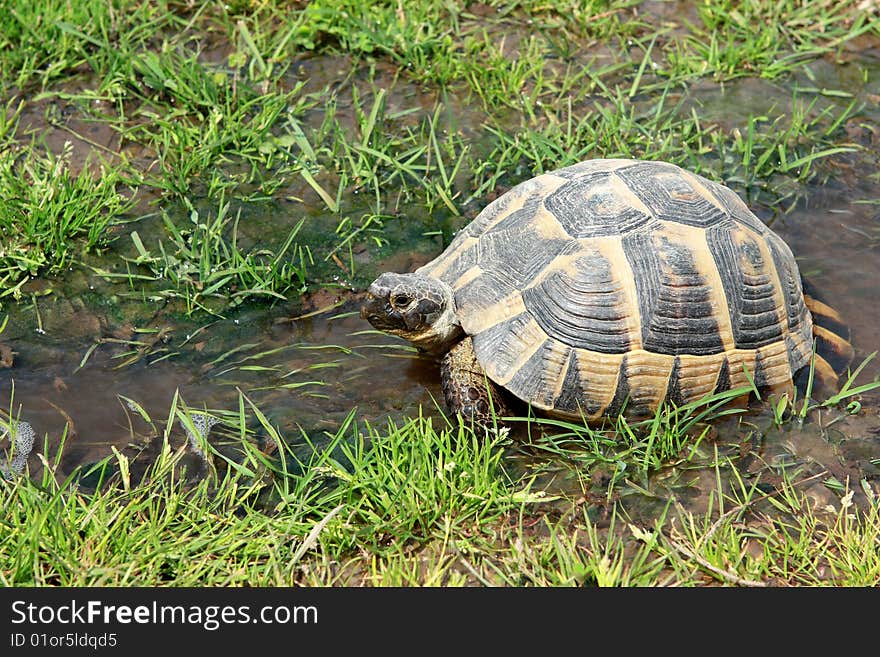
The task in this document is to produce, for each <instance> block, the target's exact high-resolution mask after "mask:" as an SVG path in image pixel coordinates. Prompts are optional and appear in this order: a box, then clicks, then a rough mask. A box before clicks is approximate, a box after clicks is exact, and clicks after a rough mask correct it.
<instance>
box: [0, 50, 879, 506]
mask: <svg viewBox="0 0 880 657" xmlns="http://www.w3.org/2000/svg"><path fill="white" fill-rule="evenodd" d="M860 65H861V66H862V68H863V69H865V70H868V72H869V75H868V76H867V78H866V79H865V78H864V77H859V76H857V75H856V76H854V75H853V70H854V69H848V68H847V67H846V66H845V65H835V66H832V65H826V64H820V65H817V67H816V68H815V71H814V79H812V80H799V81H797V83H798V84H801V85H803V86H808V85H809V86H814V87H817V88H821V87H827V88H830V89H837V88H841V87H845V88H848V89H851V90H852V92H853V94H854V97H856V98H857V99H858V100H861V101H863V102H865V103H866V104H867V107H866V109H865V110H864V111H863V112H862V114H861V115H860V118H859V120H858V121H855V122H853V123H852V124H848V125H847V126H846V128H847V131H848V133H851V138H852V140H853V141H854V142H857V143H859V144H862V145H864V146H867V147H868V148H869V149H870V151H869V152H873V153H874V155H867V156H865V155H862V156H860V157H859V158H852V159H848V158H847V157H846V156H843V157H840V158H838V164H836V165H835V166H833V167H831V168H830V169H829V170H828V171H827V173H828V179H827V181H826V182H825V183H823V184H822V185H815V186H812V187H809V188H801V189H799V190H797V191H798V194H797V200H796V201H795V202H794V203H793V205H792V206H791V207H789V208H787V211H785V212H779V211H778V210H771V209H770V208H769V206H767V205H764V204H762V202H761V198H760V195H758V197H756V198H754V199H750V202H751V204H752V207H753V208H754V210H755V211H756V213H757V214H758V215H759V216H760V217H761V218H762V219H763V220H765V221H766V222H767V223H768V224H770V225H771V226H772V227H773V229H774V230H775V231H776V232H778V233H779V234H780V235H781V236H782V237H783V238H784V239H785V240H786V241H787V242H788V243H789V244H790V245H791V247H792V249H793V251H794V252H795V254H796V255H797V257H798V261H799V263H800V266H801V269H802V271H803V272H804V273H805V275H807V276H808V277H809V278H810V280H811V281H812V282H813V284H814V285H815V286H816V287H817V288H818V290H819V291H820V292H821V294H822V296H823V297H824V298H825V299H826V300H828V301H829V302H830V303H832V305H834V306H835V307H836V308H837V309H838V310H839V311H840V312H841V313H842V314H843V316H844V317H845V318H846V319H847V320H848V321H849V324H850V326H851V328H852V332H853V342H854V344H855V347H856V362H857V363H858V362H860V361H861V359H863V358H864V357H866V356H867V355H868V354H869V353H870V352H872V351H874V350H875V349H877V347H878V345H880V303H878V302H880V291H878V281H880V252H878V249H880V205H878V199H880V180H878V178H877V176H876V170H877V169H876V157H877V156H876V153H877V152H878V150H880V149H878V141H880V138H878V128H877V126H878V125H880V112H878V110H877V107H876V106H877V103H876V102H875V101H876V98H877V97H878V94H880V88H878V83H877V80H878V79H880V66H878V65H877V64H876V62H870V61H869V62H861V64H860ZM309 71H310V69H309V70H307V71H306V73H305V74H306V75H311V74H312V73H313V71H312V72H309ZM866 80H867V81H866ZM792 84H794V83H792ZM389 86H393V85H391V84H389ZM790 87H791V85H789V86H788V87H786V88H782V87H780V86H778V85H776V84H772V83H769V82H764V81H755V80H742V81H738V82H735V83H732V84H729V85H727V86H726V87H725V88H724V89H719V88H718V87H717V86H713V87H711V88H706V89H694V90H693V101H694V103H695V107H698V108H699V111H700V112H701V114H702V115H703V116H705V118H706V120H707V121H711V120H714V121H717V122H719V123H728V124H731V125H733V124H741V123H742V122H743V121H745V120H747V119H748V116H749V115H751V114H756V113H761V112H769V111H770V109H771V108H772V107H773V106H774V104H776V103H777V102H778V104H779V105H780V106H785V105H786V104H788V103H790V98H791V88H790ZM362 98H364V96H362ZM388 99H389V100H388V103H389V107H391V108H393V109H405V108H406V107H408V106H411V105H412V104H413V103H415V104H417V105H418V106H419V107H421V109H422V111H424V112H430V111H431V108H432V107H433V102H434V99H431V98H427V99H426V98H424V97H423V96H422V95H421V92H420V91H419V90H417V89H415V88H414V87H411V86H406V87H404V89H403V91H402V92H401V93H400V94H393V93H390V94H389V95H388ZM774 99H775V100H774ZM872 99H873V101H872ZM823 102H829V103H830V102H835V101H834V100H833V99H830V100H829V99H825V100H823ZM838 102H839V101H838ZM401 103H402V105H401ZM872 103H873V104H872ZM398 105H399V107H398ZM745 108H748V111H746V110H745ZM339 112H340V114H339V115H340V116H345V113H346V112H351V107H350V106H349V105H347V104H346V103H345V102H344V101H341V102H340V108H339ZM458 119H459V121H460V122H463V124H468V125H467V126H465V127H466V128H467V127H468V126H469V128H468V129H467V130H462V132H463V134H475V133H476V132H478V129H479V126H476V125H470V124H469V123H468V120H466V119H463V118H462V117H461V116H459V117H458ZM470 123H474V121H473V120H471V121H470ZM865 126H869V127H865ZM456 129H461V125H459V126H458V127H456ZM872 163H873V164H874V165H875V166H874V168H872V169H870V170H866V167H868V166H869V165H871V164H872ZM305 191H307V190H305V188H304V189H303V190H294V191H293V192H292V193H291V194H290V195H291V196H296V197H306V196H308V195H307V194H306V193H304V192H305ZM738 191H741V192H749V191H750V190H738ZM345 203H347V204H348V207H349V209H350V210H351V213H352V216H357V211H358V209H359V205H358V203H359V201H358V200H357V199H347V200H346V201H345ZM307 209H308V210H309V211H310V212H312V214H313V215H314V216H312V217H310V221H314V222H317V223H320V224H321V225H320V226H318V227H316V228H313V229H312V230H313V233H314V234H318V233H319V232H320V231H321V230H325V231H326V230H327V228H328V226H327V224H328V223H332V222H333V221H334V220H335V218H332V217H331V218H329V219H328V218H327V217H326V216H324V217H321V216H320V213H319V208H318V206H317V204H316V206H315V207H314V208H307ZM360 209H362V210H363V211H365V212H366V211H367V210H368V208H366V207H363V208H360ZM282 210H283V211H282V212H280V213H279V207H277V206H274V205H265V206H259V205H258V206H255V207H251V208H248V209H247V221H248V225H249V226H250V228H251V229H253V232H254V234H255V235H256V236H257V237H259V236H261V235H269V234H271V233H272V232H273V230H275V231H277V232H278V233H279V235H283V234H284V231H286V230H289V222H288V220H289V217H290V211H289V210H288V209H282ZM300 213H302V210H300ZM404 224H405V222H403V221H401V222H400V223H399V224H398V223H393V222H392V223H389V224H388V225H386V227H385V228H386V236H387V235H394V234H395V231H396V232H397V233H398V237H397V238H393V240H392V241H394V240H395V239H396V241H394V247H395V248H394V249H393V252H392V253H390V254H389V253H385V254H384V259H383V262H382V263H381V265H379V264H378V263H374V262H372V261H371V259H370V253H369V252H367V251H360V250H358V249H357V248H356V249H355V255H356V256H362V260H361V261H360V264H361V265H363V266H364V268H365V269H366V270H369V267H370V266H373V267H377V266H381V267H387V268H388V269H392V270H395V271H408V270H411V269H412V268H414V267H415V266H417V265H418V264H421V263H422V262H424V260H425V259H426V258H429V257H431V255H433V254H436V253H437V252H438V250H439V245H438V244H437V239H436V237H430V238H429V237H420V233H421V232H424V231H423V228H417V229H413V228H412V227H410V228H405V227H404ZM145 226H147V224H139V226H138V230H140V231H141V232H142V233H143V234H142V237H146V233H145V232H144V231H145V230H146V228H145ZM329 228H330V229H331V230H332V228H333V226H332V225H330V226H329ZM245 234H246V235H247V234H248V233H247V231H245ZM303 234H304V235H311V234H312V233H309V232H308V227H307V229H305V230H304V233H303ZM118 248H119V249H125V248H129V249H130V243H129V242H128V241H121V244H120V246H119V247H118ZM111 255H112V254H111ZM117 255H118V254H117ZM50 285H51V286H53V288H54V292H53V294H52V295H47V296H41V292H42V291H43V290H44V289H46V288H48V287H49V286H50ZM345 287H350V286H345ZM28 292H29V293H33V294H34V296H33V297H32V298H31V301H30V302H28V301H24V302H22V303H21V304H20V305H19V306H17V307H15V308H14V309H12V310H11V312H10V321H9V325H8V326H7V328H6V329H5V331H4V332H3V334H2V335H0V345H2V346H5V347H6V348H7V350H9V349H11V350H12V351H13V352H15V353H14V354H12V360H13V364H12V366H11V367H3V366H0V414H11V415H13V416H14V417H18V418H20V419H21V420H22V421H26V422H27V423H28V424H29V425H30V426H31V427H33V429H34V431H35V433H36V436H37V443H38V447H37V449H36V450H35V453H34V454H33V455H32V456H31V458H30V461H29V466H30V468H31V470H32V472H37V471H39V468H40V459H39V455H38V453H45V454H46V455H47V456H48V458H49V460H50V461H51V460H52V459H53V455H55V454H56V452H57V451H58V445H59V443H60V441H61V439H62V436H63V435H64V434H65V433H66V434H67V439H66V443H65V447H64V451H63V454H62V456H61V458H60V467H59V472H58V474H59V476H64V475H65V474H67V473H69V472H71V471H72V470H73V469H74V468H75V467H77V466H78V465H81V464H84V463H90V462H93V461H96V460H98V459H100V458H103V457H105V456H107V455H108V454H110V453H111V448H114V447H115V448H116V449H118V450H120V451H122V452H124V453H127V454H129V455H135V454H137V453H139V452H140V451H141V450H144V449H146V448H147V447H148V446H149V445H150V444H151V442H152V441H155V439H156V436H157V435H159V434H161V432H162V431H163V428H164V426H165V424H166V422H167V420H168V418H167V416H168V411H169V408H170V407H171V405H172V400H173V399H174V397H175V394H179V395H180V398H181V399H182V400H183V401H185V403H186V404H187V405H188V406H189V407H190V408H192V409H195V410H207V411H210V412H212V413H214V414H218V415H222V414H223V413H232V412H235V411H236V410H237V409H238V404H239V391H241V392H242V393H244V394H245V395H246V396H247V397H248V399H250V400H252V401H253V402H254V404H255V405H256V406H258V407H259V408H260V410H261V411H262V412H263V413H264V414H265V415H266V416H267V417H268V418H269V420H270V421H271V422H272V424H273V425H275V426H276V427H278V428H279V430H280V432H281V434H282V435H284V436H286V437H288V439H290V440H295V439H296V438H297V437H299V436H300V435H301V433H302V432H305V433H306V434H308V435H309V436H310V438H311V439H312V440H313V441H314V442H315V443H317V444H318V445H319V446H320V444H321V436H322V435H324V433H325V432H328V433H333V432H334V431H336V430H337V429H338V427H339V426H340V425H341V424H342V422H343V421H344V419H345V418H346V417H347V416H348V414H349V413H350V412H351V410H352V409H353V408H354V409H357V413H358V417H359V418H361V420H362V421H366V422H370V423H371V424H373V425H379V426H381V425H383V424H384V423H385V422H386V421H388V419H391V420H397V419H401V418H404V417H408V416H412V415H414V414H416V413H418V412H419V409H420V408H421V409H422V412H423V413H425V414H429V415H435V414H436V415H439V413H438V412H437V410H436V403H437V402H438V401H439V400H440V399H441V396H440V391H439V381H438V372H437V368H436V366H435V364H433V363H431V362H428V361H426V360H424V359H422V358H420V357H418V356H417V355H416V354H415V353H414V352H413V351H412V350H411V349H410V348H408V347H407V346H406V345H405V344H403V343H402V342H401V341H399V340H397V339H395V338H392V337H389V336H386V335H383V334H380V333H377V332H375V331H372V330H371V328H370V327H369V325H368V324H366V322H364V321H362V320H361V319H360V318H359V317H358V316H357V313H356V310H357V305H358V301H357V297H358V294H357V292H355V293H352V292H351V291H350V290H346V289H344V288H343V287H340V288H339V289H338V290H335V289H330V290H327V291H324V292H322V293H321V294H320V295H318V296H316V297H315V298H313V299H311V300H310V301H309V303H308V304H307V305H306V307H305V309H303V307H302V306H301V305H300V304H298V303H297V304H289V305H286V304H282V305H276V306H272V307H269V306H266V305H264V304H263V305H261V304H252V305H250V306H247V307H245V308H243V309H239V310H237V311H235V312H229V313H226V315H225V317H224V318H222V319H219V318H216V319H204V318H203V319H202V320H201V322H200V323H197V322H194V321H191V320H188V319H186V318H185V317H183V316H182V315H180V314H174V313H173V312H171V311H170V310H169V309H166V308H162V307H151V304H144V303H140V302H137V301H133V300H132V299H130V298H128V297H127V296H126V294H125V293H126V290H125V289H124V286H122V285H117V284H111V283H108V282H106V281H102V280H100V279H99V278H97V277H95V276H94V275H93V274H91V273H90V272H89V271H88V270H77V271H74V272H72V273H71V274H70V276H68V277H66V278H65V281H64V282H63V283H62V282H60V281H35V282H34V283H33V285H31V286H30V287H29V288H28ZM135 329H138V330H135ZM2 357H3V353H0V360H2ZM878 375H880V359H876V360H875V361H873V362H872V363H870V364H869V365H868V367H867V368H866V370H865V372H864V373H863V375H862V377H861V378H860V380H859V381H860V382H866V381H869V380H871V379H873V378H874V377H876V376H878ZM127 400H131V401H132V402H133V403H134V404H137V405H138V406H139V407H140V408H142V409H143V410H144V411H145V412H146V413H147V414H148V415H149V417H150V418H152V420H153V422H152V424H151V423H149V422H146V421H144V420H143V419H142V418H141V417H140V415H139V414H138V413H136V412H135V411H134V410H132V408H133V406H132V404H131V403H130V402H128V401H127ZM4 411H5V413H3V412H4ZM172 426H173V427H174V433H173V435H174V439H175V440H176V441H177V442H178V444H183V443H185V441H186V436H185V432H184V430H183V429H182V427H180V426H176V425H175V424H174V422H172ZM716 429H717V431H716V432H715V433H714V434H712V437H711V441H710V443H709V447H710V448H711V447H712V446H717V447H719V448H720V449H721V450H722V451H724V450H728V449H729V448H730V446H731V445H733V446H735V447H736V446H738V447H736V448H737V449H738V450H739V452H741V453H742V454H746V456H745V457H743V459H742V463H743V466H744V467H745V468H746V469H748V468H750V467H753V468H754V471H755V472H756V473H757V472H761V473H762V475H763V476H764V477H765V479H770V480H771V481H772V478H773V477H774V476H778V469H779V468H782V467H790V466H797V467H800V468H802V469H803V470H804V472H805V473H806V474H805V476H807V475H814V474H815V475H817V480H816V481H817V482H818V483H817V485H815V486H813V487H812V488H811V492H810V494H811V495H812V496H813V497H815V499H816V500H817V503H821V504H825V503H832V502H833V497H829V495H830V493H829V491H828V488H827V487H824V486H823V485H822V482H823V481H825V480H827V479H828V478H829V477H833V478H834V479H836V480H838V481H846V480H847V479H849V480H850V481H851V482H855V481H858V480H861V479H866V480H867V481H868V482H869V483H870V485H872V486H874V488H875V489H876V488H877V487H878V481H880V467H878V463H880V461H878V459H880V395H878V394H877V393H868V394H866V395H865V396H864V397H863V398H862V407H861V410H860V412H859V413H858V414H857V415H852V416H848V415H845V414H842V413H840V412H838V411H830V412H825V413H824V414H823V415H821V416H813V417H811V418H810V420H809V421H808V422H806V423H805V424H803V425H800V424H796V423H793V424H789V425H786V426H784V427H783V428H782V429H779V428H776V427H774V426H773V424H772V422H771V418H770V415H769V414H768V413H767V412H766V411H760V410H758V411H755V412H753V413H750V414H748V415H747V416H745V417H743V418H741V419H739V420H736V421H729V422H724V423H719V424H718V426H717V427H716ZM507 462H508V464H509V465H510V467H512V468H513V469H515V470H517V471H520V472H525V471H530V470H535V469H539V470H540V471H541V473H542V475H541V480H540V481H541V483H542V484H544V485H546V486H547V487H548V489H549V490H550V491H551V492H552V491H553V490H554V489H555V490H557V491H563V492H566V493H575V494H577V493H578V492H579V491H581V490H582V489H583V488H584V483H583V475H582V472H579V471H578V467H577V463H576V462H575V463H574V464H571V463H558V464H555V465H554V464H552V463H551V464H550V465H549V466H548V463H547V462H548V459H547V457H546V456H544V455H542V454H541V453H540V452H539V451H536V450H532V449H530V448H528V447H514V448H512V449H511V452H510V458H509V459H508V461H507ZM638 483H639V485H640V487H641V492H640V493H639V495H642V496H644V498H645V499H644V501H643V502H642V509H643V511H644V512H645V513H652V512H656V511H658V510H661V509H662V506H663V504H665V503H666V500H668V496H669V492H670V491H672V492H674V493H675V494H676V495H677V496H678V497H679V499H682V500H684V501H685V502H686V503H688V504H689V505H691V506H692V507H694V508H699V507H700V506H701V505H702V506H705V504H706V496H707V494H708V491H711V490H712V489H713V488H714V485H715V481H714V474H713V471H712V469H711V468H707V469H705V470H693V469H691V470H688V471H685V472H680V471H677V470H675V469H674V468H673V469H672V470H671V471H669V472H664V473H661V474H660V475H659V476H658V477H656V478H655V480H653V481H651V482H638ZM602 486H603V476H602V475H601V474H594V476H593V478H592V481H590V482H588V484H587V488H588V489H594V490H595V492H596V495H597V496H598V497H599V498H601V497H602V496H603V494H604V489H603V488H602ZM625 489H626V487H625V486H624V485H623V484H622V485H621V486H619V487H618V489H617V491H618V492H620V491H621V490H625ZM632 490H634V489H630V492H632ZM646 490H647V494H645V491H646Z"/></svg>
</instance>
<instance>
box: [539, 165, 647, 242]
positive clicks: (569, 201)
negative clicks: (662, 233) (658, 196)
mask: <svg viewBox="0 0 880 657" xmlns="http://www.w3.org/2000/svg"><path fill="white" fill-rule="evenodd" d="M613 175H614V174H613V173H611V172H608V171H596V172H592V173H588V174H586V175H582V176H580V177H578V178H575V179H573V180H571V181H569V182H567V183H565V184H564V185H562V186H561V187H559V189H557V190H556V191H554V192H552V193H551V194H549V195H548V196H547V198H546V199H544V206H545V207H546V208H547V210H548V211H549V212H550V214H552V215H553V216H554V217H556V220H557V221H558V222H559V223H560V224H561V225H562V227H563V228H564V229H565V232H567V233H568V234H569V235H571V236H572V237H577V238H584V237H607V236H611V235H621V234H624V233H627V232H629V231H631V230H634V229H636V228H639V227H640V226H643V225H645V224H646V223H648V222H649V221H650V220H651V217H650V216H649V215H647V214H645V213H644V212H643V211H642V210H640V209H638V208H635V207H633V206H632V205H631V204H630V203H628V202H627V200H626V199H625V198H623V197H622V196H621V195H620V194H618V193H615V191H614V189H613V187H612V186H611V185H610V184H609V181H610V178H611V176H613Z"/></svg>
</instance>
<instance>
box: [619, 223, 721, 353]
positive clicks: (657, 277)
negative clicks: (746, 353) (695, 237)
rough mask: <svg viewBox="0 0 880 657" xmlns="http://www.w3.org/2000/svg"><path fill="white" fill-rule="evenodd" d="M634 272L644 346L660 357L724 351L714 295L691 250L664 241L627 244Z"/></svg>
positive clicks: (636, 239) (642, 238)
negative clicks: (661, 355)
mask: <svg viewBox="0 0 880 657" xmlns="http://www.w3.org/2000/svg"><path fill="white" fill-rule="evenodd" d="M623 250H624V253H626V256H627V260H629V262H630V265H631V266H632V269H633V274H634V278H635V285H636V293H637V295H638V300H639V310H640V313H641V318H642V342H643V345H644V348H645V349H646V350H648V351H652V352H654V353H659V354H671V355H679V354H696V355H708V354H716V353H719V352H721V351H724V344H723V341H722V338H721V334H720V331H719V327H718V321H717V319H716V317H715V310H714V308H713V306H712V302H711V290H710V288H709V286H708V285H707V283H706V281H705V279H704V278H703V276H702V274H701V273H700V272H699V271H698V269H697V267H696V264H695V263H694V259H693V256H692V254H691V252H690V249H689V248H688V247H687V246H686V245H683V244H678V243H676V242H672V241H670V240H669V239H668V238H667V237H666V236H664V235H661V236H659V238H658V239H657V240H656V241H655V240H654V239H653V236H652V235H649V234H634V235H632V236H629V237H625V238H624V239H623Z"/></svg>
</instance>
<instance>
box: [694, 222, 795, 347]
mask: <svg viewBox="0 0 880 657" xmlns="http://www.w3.org/2000/svg"><path fill="white" fill-rule="evenodd" d="M729 228H730V226H729V225H724V224H722V225H719V226H713V227H712V228H710V229H709V230H708V231H707V233H706V240H707V243H708V245H709V248H710V250H711V251H712V254H713V256H714V258H715V264H716V266H717V268H718V274H719V276H720V277H721V283H722V285H723V286H724V296H725V298H726V299H727V304H728V309H729V312H730V316H731V327H732V329H733V338H734V342H735V344H736V346H737V348H740V349H757V348H758V347H763V346H765V345H768V344H771V343H773V342H776V341H778V340H780V339H782V330H783V327H782V325H781V324H780V322H779V309H778V308H777V307H776V283H775V280H774V277H773V267H774V265H773V263H772V262H768V261H767V259H766V258H765V257H764V255H763V253H762V251H761V249H760V248H759V247H758V244H757V242H756V239H760V238H759V237H757V236H755V237H751V235H754V233H745V234H743V233H742V232H741V233H740V235H743V237H741V239H739V240H735V239H734V236H733V234H732V233H731V231H730V229H729Z"/></svg>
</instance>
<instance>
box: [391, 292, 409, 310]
mask: <svg viewBox="0 0 880 657" xmlns="http://www.w3.org/2000/svg"><path fill="white" fill-rule="evenodd" d="M393 301H394V305H395V306H400V307H402V306H408V305H409V304H410V302H411V301H412V299H410V298H409V297H408V296H406V295H405V294H398V295H397V296H396V297H394V299H393Z"/></svg>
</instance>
